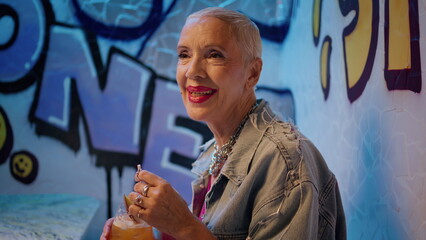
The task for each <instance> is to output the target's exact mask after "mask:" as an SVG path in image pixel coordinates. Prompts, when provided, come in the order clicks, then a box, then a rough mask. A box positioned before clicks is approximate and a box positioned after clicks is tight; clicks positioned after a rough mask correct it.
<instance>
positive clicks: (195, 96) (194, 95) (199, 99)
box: [186, 86, 217, 103]
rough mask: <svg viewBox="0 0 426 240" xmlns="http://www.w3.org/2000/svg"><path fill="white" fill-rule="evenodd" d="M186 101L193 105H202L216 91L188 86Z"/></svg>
mask: <svg viewBox="0 0 426 240" xmlns="http://www.w3.org/2000/svg"><path fill="white" fill-rule="evenodd" d="M186 91H187V92H188V100H189V101H190V102H193V103H203V102H205V101H207V100H208V99H209V98H210V97H212V96H213V95H214V94H215V93H216V92H217V90H216V89H213V88H209V87H204V86H188V87H187V88H186Z"/></svg>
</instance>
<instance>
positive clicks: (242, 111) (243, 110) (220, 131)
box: [207, 96, 256, 148]
mask: <svg viewBox="0 0 426 240" xmlns="http://www.w3.org/2000/svg"><path fill="white" fill-rule="evenodd" d="M241 102H242V103H243V104H242V105H241V106H239V107H238V108H236V109H235V112H232V113H230V114H229V115H228V116H227V117H224V118H221V119H220V121H218V122H208V123H207V125H208V127H209V128H210V130H211V131H212V133H213V136H214V139H215V140H216V144H217V145H218V147H219V148H220V147H222V146H223V145H224V144H225V143H226V142H227V141H228V140H229V139H230V138H231V136H232V135H233V134H234V133H235V131H236V130H237V128H238V127H239V125H240V124H241V122H242V121H243V119H244V118H245V116H246V115H247V114H248V112H249V111H250V110H251V108H252V106H253V105H254V104H255V102H256V97H255V96H253V97H250V99H249V100H247V101H241Z"/></svg>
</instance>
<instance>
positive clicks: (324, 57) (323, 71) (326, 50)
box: [320, 36, 331, 99]
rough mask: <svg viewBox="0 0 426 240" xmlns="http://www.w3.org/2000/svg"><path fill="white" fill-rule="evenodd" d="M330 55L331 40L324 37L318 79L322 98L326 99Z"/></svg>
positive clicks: (328, 87)
mask: <svg viewBox="0 0 426 240" xmlns="http://www.w3.org/2000/svg"><path fill="white" fill-rule="evenodd" d="M330 55H331V38H330V37H328V36H327V37H326V38H325V39H324V42H323V44H322V48H321V62H320V66H321V67H320V77H321V86H322V90H323V92H324V98H325V99H327V98H328V93H329V90H330Z"/></svg>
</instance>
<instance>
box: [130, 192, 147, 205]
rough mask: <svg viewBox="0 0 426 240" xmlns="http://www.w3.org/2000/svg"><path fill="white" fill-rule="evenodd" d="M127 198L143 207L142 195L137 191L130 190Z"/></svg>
mask: <svg viewBox="0 0 426 240" xmlns="http://www.w3.org/2000/svg"><path fill="white" fill-rule="evenodd" d="M129 199H130V201H132V202H133V203H134V204H135V205H138V206H139V207H141V208H143V207H144V205H143V202H144V197H143V196H142V195H141V194H139V193H137V192H131V193H129Z"/></svg>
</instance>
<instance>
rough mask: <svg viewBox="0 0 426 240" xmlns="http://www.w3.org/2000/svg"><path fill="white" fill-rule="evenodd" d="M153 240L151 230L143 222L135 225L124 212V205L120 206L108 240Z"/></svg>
mask: <svg viewBox="0 0 426 240" xmlns="http://www.w3.org/2000/svg"><path fill="white" fill-rule="evenodd" d="M123 239H129V240H136V239H138V240H155V239H156V238H155V237H154V232H153V229H152V227H151V226H150V225H148V224H147V223H145V222H142V223H136V222H134V221H133V220H132V219H131V218H130V217H129V214H128V213H127V211H126V207H125V205H124V204H120V206H119V207H118V210H117V214H116V216H115V218H114V223H113V225H112V228H111V235H110V237H109V240H123Z"/></svg>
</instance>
